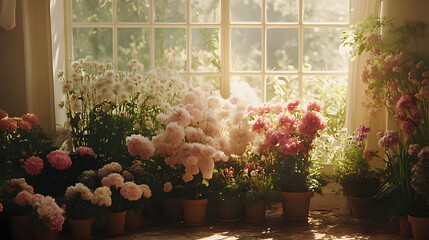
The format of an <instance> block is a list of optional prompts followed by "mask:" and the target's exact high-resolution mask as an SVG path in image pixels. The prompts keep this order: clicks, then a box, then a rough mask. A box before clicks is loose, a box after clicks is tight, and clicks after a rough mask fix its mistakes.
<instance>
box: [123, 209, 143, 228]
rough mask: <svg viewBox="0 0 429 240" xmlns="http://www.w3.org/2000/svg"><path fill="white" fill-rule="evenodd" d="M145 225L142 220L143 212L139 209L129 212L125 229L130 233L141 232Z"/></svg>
mask: <svg viewBox="0 0 429 240" xmlns="http://www.w3.org/2000/svg"><path fill="white" fill-rule="evenodd" d="M142 225H143V219H142V210H141V209H138V210H137V211H135V210H133V209H129V210H127V215H126V217H125V229H126V230H127V231H130V232H134V231H137V230H139V229H140V228H141V227H142Z"/></svg>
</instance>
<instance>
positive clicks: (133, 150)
mask: <svg viewBox="0 0 429 240" xmlns="http://www.w3.org/2000/svg"><path fill="white" fill-rule="evenodd" d="M126 144H127V148H128V152H129V153H130V155H131V156H140V157H141V158H142V159H144V160H147V159H149V158H150V157H152V156H153V154H154V153H155V147H154V146H153V144H152V142H151V141H150V140H149V139H148V138H147V137H143V136H142V135H140V134H139V135H135V134H133V135H131V136H129V137H127V143H126Z"/></svg>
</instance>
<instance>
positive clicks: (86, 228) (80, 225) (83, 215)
mask: <svg viewBox="0 0 429 240" xmlns="http://www.w3.org/2000/svg"><path fill="white" fill-rule="evenodd" d="M65 198H66V215H67V220H68V222H69V224H70V229H71V231H72V234H73V237H74V238H76V239H87V238H89V237H91V229H92V224H93V222H94V214H95V207H96V206H95V205H94V204H93V203H92V199H93V198H94V194H93V193H92V192H91V190H90V189H89V188H88V187H86V186H85V185H83V184H82V183H76V185H75V186H70V187H68V188H67V190H66V193H65Z"/></svg>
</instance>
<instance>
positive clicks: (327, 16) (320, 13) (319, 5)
mask: <svg viewBox="0 0 429 240" xmlns="http://www.w3.org/2000/svg"><path fill="white" fill-rule="evenodd" d="M304 22H342V23H348V22H349V0H323V1H321V0H304Z"/></svg>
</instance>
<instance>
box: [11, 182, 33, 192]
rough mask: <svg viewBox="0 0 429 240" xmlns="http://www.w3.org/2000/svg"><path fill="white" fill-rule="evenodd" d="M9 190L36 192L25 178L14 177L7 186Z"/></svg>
mask: <svg viewBox="0 0 429 240" xmlns="http://www.w3.org/2000/svg"><path fill="white" fill-rule="evenodd" d="M7 191H8V192H9V193H12V192H21V191H27V192H29V193H31V194H34V189H33V187H32V186H30V185H28V184H27V183H26V182H25V179H24V178H13V179H11V180H10V181H9V185H8V187H7Z"/></svg>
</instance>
